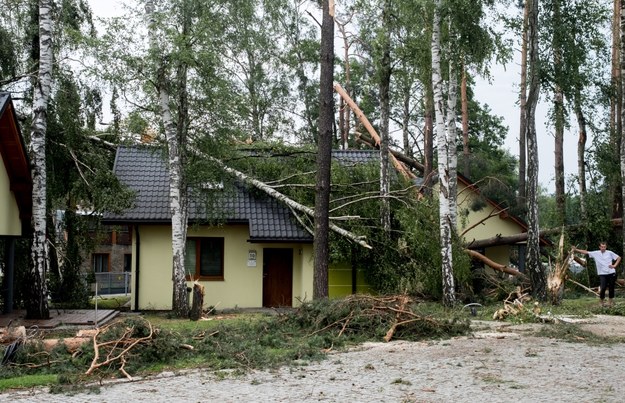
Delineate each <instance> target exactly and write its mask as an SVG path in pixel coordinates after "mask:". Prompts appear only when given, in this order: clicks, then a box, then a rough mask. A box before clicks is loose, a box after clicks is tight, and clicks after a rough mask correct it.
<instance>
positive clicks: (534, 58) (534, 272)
mask: <svg viewBox="0 0 625 403" xmlns="http://www.w3.org/2000/svg"><path fill="white" fill-rule="evenodd" d="M529 1H531V6H530V9H529V17H528V57H529V72H530V76H529V79H530V83H529V92H528V94H527V108H526V111H525V113H526V115H525V116H526V119H527V122H526V133H525V134H526V136H525V137H526V140H527V162H528V164H527V221H528V229H527V259H526V262H527V271H528V273H529V277H530V280H531V283H532V294H533V296H534V297H535V298H536V299H538V300H539V301H544V300H545V298H546V291H547V290H546V288H547V284H546V283H547V278H546V274H545V269H544V268H543V266H542V262H541V260H540V228H539V225H538V169H539V165H538V140H537V137H536V105H537V103H538V95H539V91H540V67H539V65H540V63H539V58H538V56H539V55H538V0H529Z"/></svg>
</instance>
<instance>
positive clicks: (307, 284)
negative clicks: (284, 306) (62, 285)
mask: <svg viewBox="0 0 625 403" xmlns="http://www.w3.org/2000/svg"><path fill="white" fill-rule="evenodd" d="M139 232H140V257H139V259H140V265H141V267H140V270H139V277H140V285H139V309H146V310H150V309H152V310H169V309H171V307H172V293H173V286H172V281H171V261H172V251H171V227H170V226H166V225H159V226H146V225H143V226H139ZM187 236H189V237H202V236H206V237H208V236H210V237H223V238H224V280H223V281H200V283H201V284H202V285H203V286H204V287H205V288H204V289H205V297H204V305H205V307H209V306H215V307H217V308H218V309H224V308H235V307H239V308H250V307H261V306H262V304H263V286H262V285H263V249H264V248H292V249H293V289H292V291H293V301H292V305H293V306H298V305H299V304H300V303H301V301H305V300H310V299H312V285H313V282H312V279H313V263H312V262H313V259H312V256H313V255H312V245H310V244H287V243H249V242H247V240H248V239H249V229H248V226H247V225H235V226H231V225H228V226H222V227H191V228H189V231H188V234H187ZM133 242H136V237H134V238H133ZM250 250H255V251H256V266H253V267H250V266H248V251H250ZM135 258H136V246H133V271H134V270H135V267H136V263H135ZM133 277H134V274H133ZM191 284H192V283H191V282H189V285H191ZM135 290H136V287H133V292H135ZM132 301H133V302H132V303H133V309H137V308H136V307H134V296H133V300H132Z"/></svg>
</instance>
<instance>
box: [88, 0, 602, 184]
mask: <svg viewBox="0 0 625 403" xmlns="http://www.w3.org/2000/svg"><path fill="white" fill-rule="evenodd" d="M89 3H90V5H91V8H92V10H93V15H94V16H97V17H111V16H115V15H119V14H120V13H121V12H122V8H121V7H120V6H119V4H120V1H117V0H108V1H103V0H89ZM519 59H520V56H519V55H518V54H517V55H515V61H513V62H510V63H508V64H507V65H506V66H500V65H494V66H492V69H491V70H492V76H493V79H492V80H491V83H489V82H488V81H486V80H483V79H477V83H476V87H475V97H476V98H477V99H478V100H479V101H480V102H481V103H486V104H488V105H489V106H490V108H491V110H492V113H493V114H495V115H498V116H501V117H503V119H504V123H505V124H506V125H507V126H508V128H509V132H508V136H507V138H506V142H505V145H504V147H505V148H507V149H508V151H509V152H510V153H511V154H512V155H515V156H518V154H519V145H518V137H519V108H518V105H517V101H518V98H519V95H518V86H519V82H520V67H519V62H518V60H519ZM547 112H548V107H547V106H546V105H545V104H544V103H541V104H539V107H538V109H537V111H536V132H537V136H538V151H539V165H540V166H539V175H538V181H539V182H540V184H541V186H543V187H545V188H547V190H548V191H549V192H550V193H552V192H554V189H555V184H554V180H553V178H554V161H555V158H554V137H553V129H552V128H547V127H546V125H545V121H546V115H547ZM572 128H573V130H574V131H573V132H568V133H565V139H564V167H565V171H566V172H565V174H566V176H567V183H568V177H569V175H571V174H575V173H576V172H577V132H576V130H577V129H576V125H575V124H573V125H572ZM587 144H592V138H590V135H589V139H588V141H587Z"/></svg>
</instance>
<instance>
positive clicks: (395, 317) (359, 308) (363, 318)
mask: <svg viewBox="0 0 625 403" xmlns="http://www.w3.org/2000/svg"><path fill="white" fill-rule="evenodd" d="M289 319H290V320H292V321H295V322H296V324H297V325H298V326H300V327H301V328H302V329H308V332H309V335H311V336H312V335H316V334H320V333H332V334H333V335H334V336H336V337H341V336H345V337H347V338H351V339H366V340H384V341H387V342H388V341H390V340H391V339H402V340H422V339H426V338H438V337H450V336H455V335H460V334H466V333H467V332H468V331H469V321H468V320H458V319H457V318H452V319H439V318H433V317H431V316H428V315H423V314H420V313H419V312H418V302H417V301H416V300H414V299H413V298H411V297H409V296H408V295H394V296H384V297H375V296H370V295H359V294H357V295H351V296H349V297H346V298H344V299H340V300H326V301H323V302H315V303H309V304H304V305H302V306H301V307H300V308H299V309H298V310H297V311H295V312H294V313H292V314H291V315H290V318H289Z"/></svg>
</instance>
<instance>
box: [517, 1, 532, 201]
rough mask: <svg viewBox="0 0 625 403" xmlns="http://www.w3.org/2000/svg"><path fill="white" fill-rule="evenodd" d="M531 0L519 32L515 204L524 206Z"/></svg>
mask: <svg viewBox="0 0 625 403" xmlns="http://www.w3.org/2000/svg"><path fill="white" fill-rule="evenodd" d="M530 2H531V0H525V5H524V7H523V28H522V31H521V83H520V85H519V113H520V122H519V190H518V196H517V204H518V205H519V206H524V205H525V203H526V197H527V196H526V195H527V184H526V175H527V172H526V167H527V162H526V161H527V144H526V143H527V140H526V137H525V136H526V131H527V127H526V125H527V116H526V111H527V35H528V26H527V25H528V24H527V22H528V21H527V19H528V16H529V7H530Z"/></svg>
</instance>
